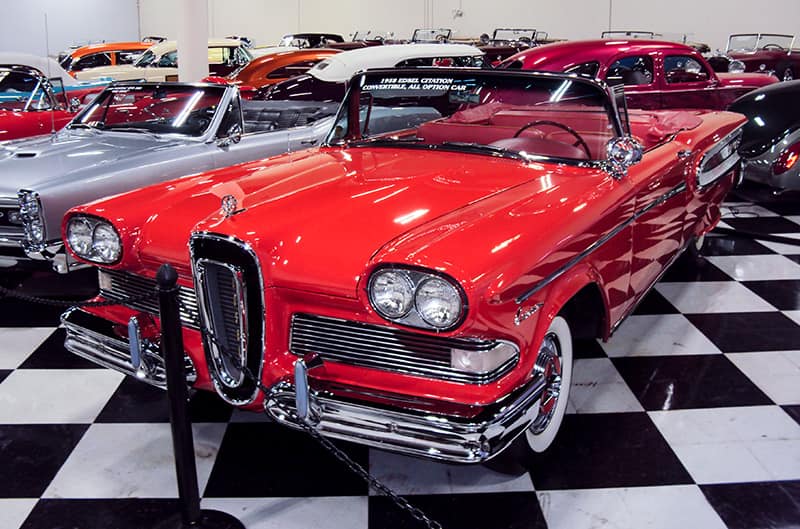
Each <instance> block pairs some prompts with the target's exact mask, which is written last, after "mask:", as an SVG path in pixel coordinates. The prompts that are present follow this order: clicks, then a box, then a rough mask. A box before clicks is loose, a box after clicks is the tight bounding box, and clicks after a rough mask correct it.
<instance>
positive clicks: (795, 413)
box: [781, 405, 800, 424]
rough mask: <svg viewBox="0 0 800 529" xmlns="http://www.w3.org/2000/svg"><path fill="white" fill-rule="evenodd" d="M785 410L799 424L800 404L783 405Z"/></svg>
mask: <svg viewBox="0 0 800 529" xmlns="http://www.w3.org/2000/svg"><path fill="white" fill-rule="evenodd" d="M781 408H783V411H785V412H786V413H788V414H789V417H791V418H792V419H794V420H795V422H797V424H800V405H793V406H781Z"/></svg>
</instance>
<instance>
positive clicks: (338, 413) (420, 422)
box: [264, 377, 545, 463]
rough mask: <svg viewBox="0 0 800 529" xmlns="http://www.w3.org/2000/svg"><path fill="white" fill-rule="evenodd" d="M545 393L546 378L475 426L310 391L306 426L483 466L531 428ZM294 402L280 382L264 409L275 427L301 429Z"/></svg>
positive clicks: (285, 384) (376, 444) (472, 422)
mask: <svg viewBox="0 0 800 529" xmlns="http://www.w3.org/2000/svg"><path fill="white" fill-rule="evenodd" d="M544 387H545V383H544V380H543V378H542V377H539V378H536V379H534V380H533V381H532V382H531V383H529V384H528V385H527V386H526V387H525V388H523V389H522V390H520V391H518V392H516V393H515V395H514V396H513V397H511V398H509V399H508V402H503V403H500V404H498V405H495V406H494V407H493V408H494V409H493V410H487V411H485V412H484V413H483V414H482V418H480V419H473V420H470V419H459V418H457V417H447V416H443V415H433V414H430V413H422V412H413V411H400V410H396V409H385V408H381V407H378V406H374V405H369V404H366V403H354V402H351V401H345V400H343V399H340V398H337V397H336V396H334V395H331V394H328V393H324V394H323V393H320V392H315V391H313V390H310V391H309V392H308V393H309V404H310V413H309V417H308V419H307V420H306V422H307V423H308V424H311V425H312V426H314V427H315V428H316V429H317V430H318V431H320V433H322V434H323V435H325V436H326V437H331V438H336V439H343V440H346V441H353V442H355V443H360V444H365V445H368V446H372V447H375V448H382V449H385V450H389V451H393V452H399V453H403V454H408V455H413V456H420V457H425V458H429V459H437V460H441V461H449V462H455V463H480V462H482V461H486V460H488V459H491V458H492V457H494V456H495V455H497V454H498V453H500V451H502V450H503V449H504V448H505V447H506V446H508V444H509V443H511V441H513V440H514V439H515V438H516V437H517V436H518V435H520V434H522V433H523V432H524V431H525V430H526V429H527V428H528V426H530V424H531V423H532V422H533V420H534V419H535V418H536V416H537V414H538V412H539V406H538V404H539V399H540V397H541V395H542V391H543V390H544ZM295 399H296V391H295V387H294V385H293V384H290V383H288V382H281V383H279V384H277V385H275V386H274V387H272V389H271V391H270V392H269V395H267V398H266V399H265V401H264V409H265V410H266V412H267V413H268V414H269V415H270V416H271V417H272V418H273V419H275V421H277V422H279V423H281V424H284V425H286V426H290V427H293V428H300V427H301V426H300V421H301V419H299V418H298V416H297V410H296V408H295Z"/></svg>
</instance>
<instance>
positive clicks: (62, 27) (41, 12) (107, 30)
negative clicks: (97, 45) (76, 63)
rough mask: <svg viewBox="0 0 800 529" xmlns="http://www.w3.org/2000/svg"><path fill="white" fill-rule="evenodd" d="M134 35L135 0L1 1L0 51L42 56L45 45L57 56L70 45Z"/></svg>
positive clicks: (136, 21) (137, 25) (136, 31)
mask: <svg viewBox="0 0 800 529" xmlns="http://www.w3.org/2000/svg"><path fill="white" fill-rule="evenodd" d="M45 14H47V27H48V30H49V31H48V32H47V33H45ZM138 37H139V19H138V16H137V0H113V1H111V0H80V1H75V0H72V1H70V0H23V1H18V0H11V1H3V7H2V15H1V16H0V50H2V51H24V52H27V53H34V54H36V55H46V54H47V52H48V48H49V52H50V55H57V54H58V52H59V51H61V50H63V49H64V48H66V47H67V46H69V45H71V44H86V43H87V41H91V42H99V41H103V40H117V41H120V40H136V39H138ZM48 38H49V44H48V42H47V41H48Z"/></svg>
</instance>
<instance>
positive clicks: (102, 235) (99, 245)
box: [65, 215, 122, 264]
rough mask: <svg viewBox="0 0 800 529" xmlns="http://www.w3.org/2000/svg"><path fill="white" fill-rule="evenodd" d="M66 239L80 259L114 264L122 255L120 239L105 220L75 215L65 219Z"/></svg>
mask: <svg viewBox="0 0 800 529" xmlns="http://www.w3.org/2000/svg"><path fill="white" fill-rule="evenodd" d="M65 238H66V240H67V244H68V245H69V247H70V249H71V250H72V251H73V252H74V253H75V255H77V256H78V257H80V258H82V259H86V260H87V261H91V262H93V263H99V264H114V263H116V262H117V261H119V259H120V257H122V240H121V239H120V237H119V233H117V230H116V229H114V226H113V225H112V224H111V223H110V222H108V221H107V220H104V219H101V218H99V217H92V216H88V215H75V216H73V217H71V218H70V219H69V220H68V221H67V229H66V237H65Z"/></svg>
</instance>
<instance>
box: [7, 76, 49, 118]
mask: <svg viewBox="0 0 800 529" xmlns="http://www.w3.org/2000/svg"><path fill="white" fill-rule="evenodd" d="M0 108H2V109H3V110H47V109H49V108H50V98H49V97H48V96H47V92H46V91H45V89H44V87H43V86H41V84H40V82H39V77H38V76H36V75H33V74H31V73H27V72H20V71H15V70H0Z"/></svg>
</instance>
